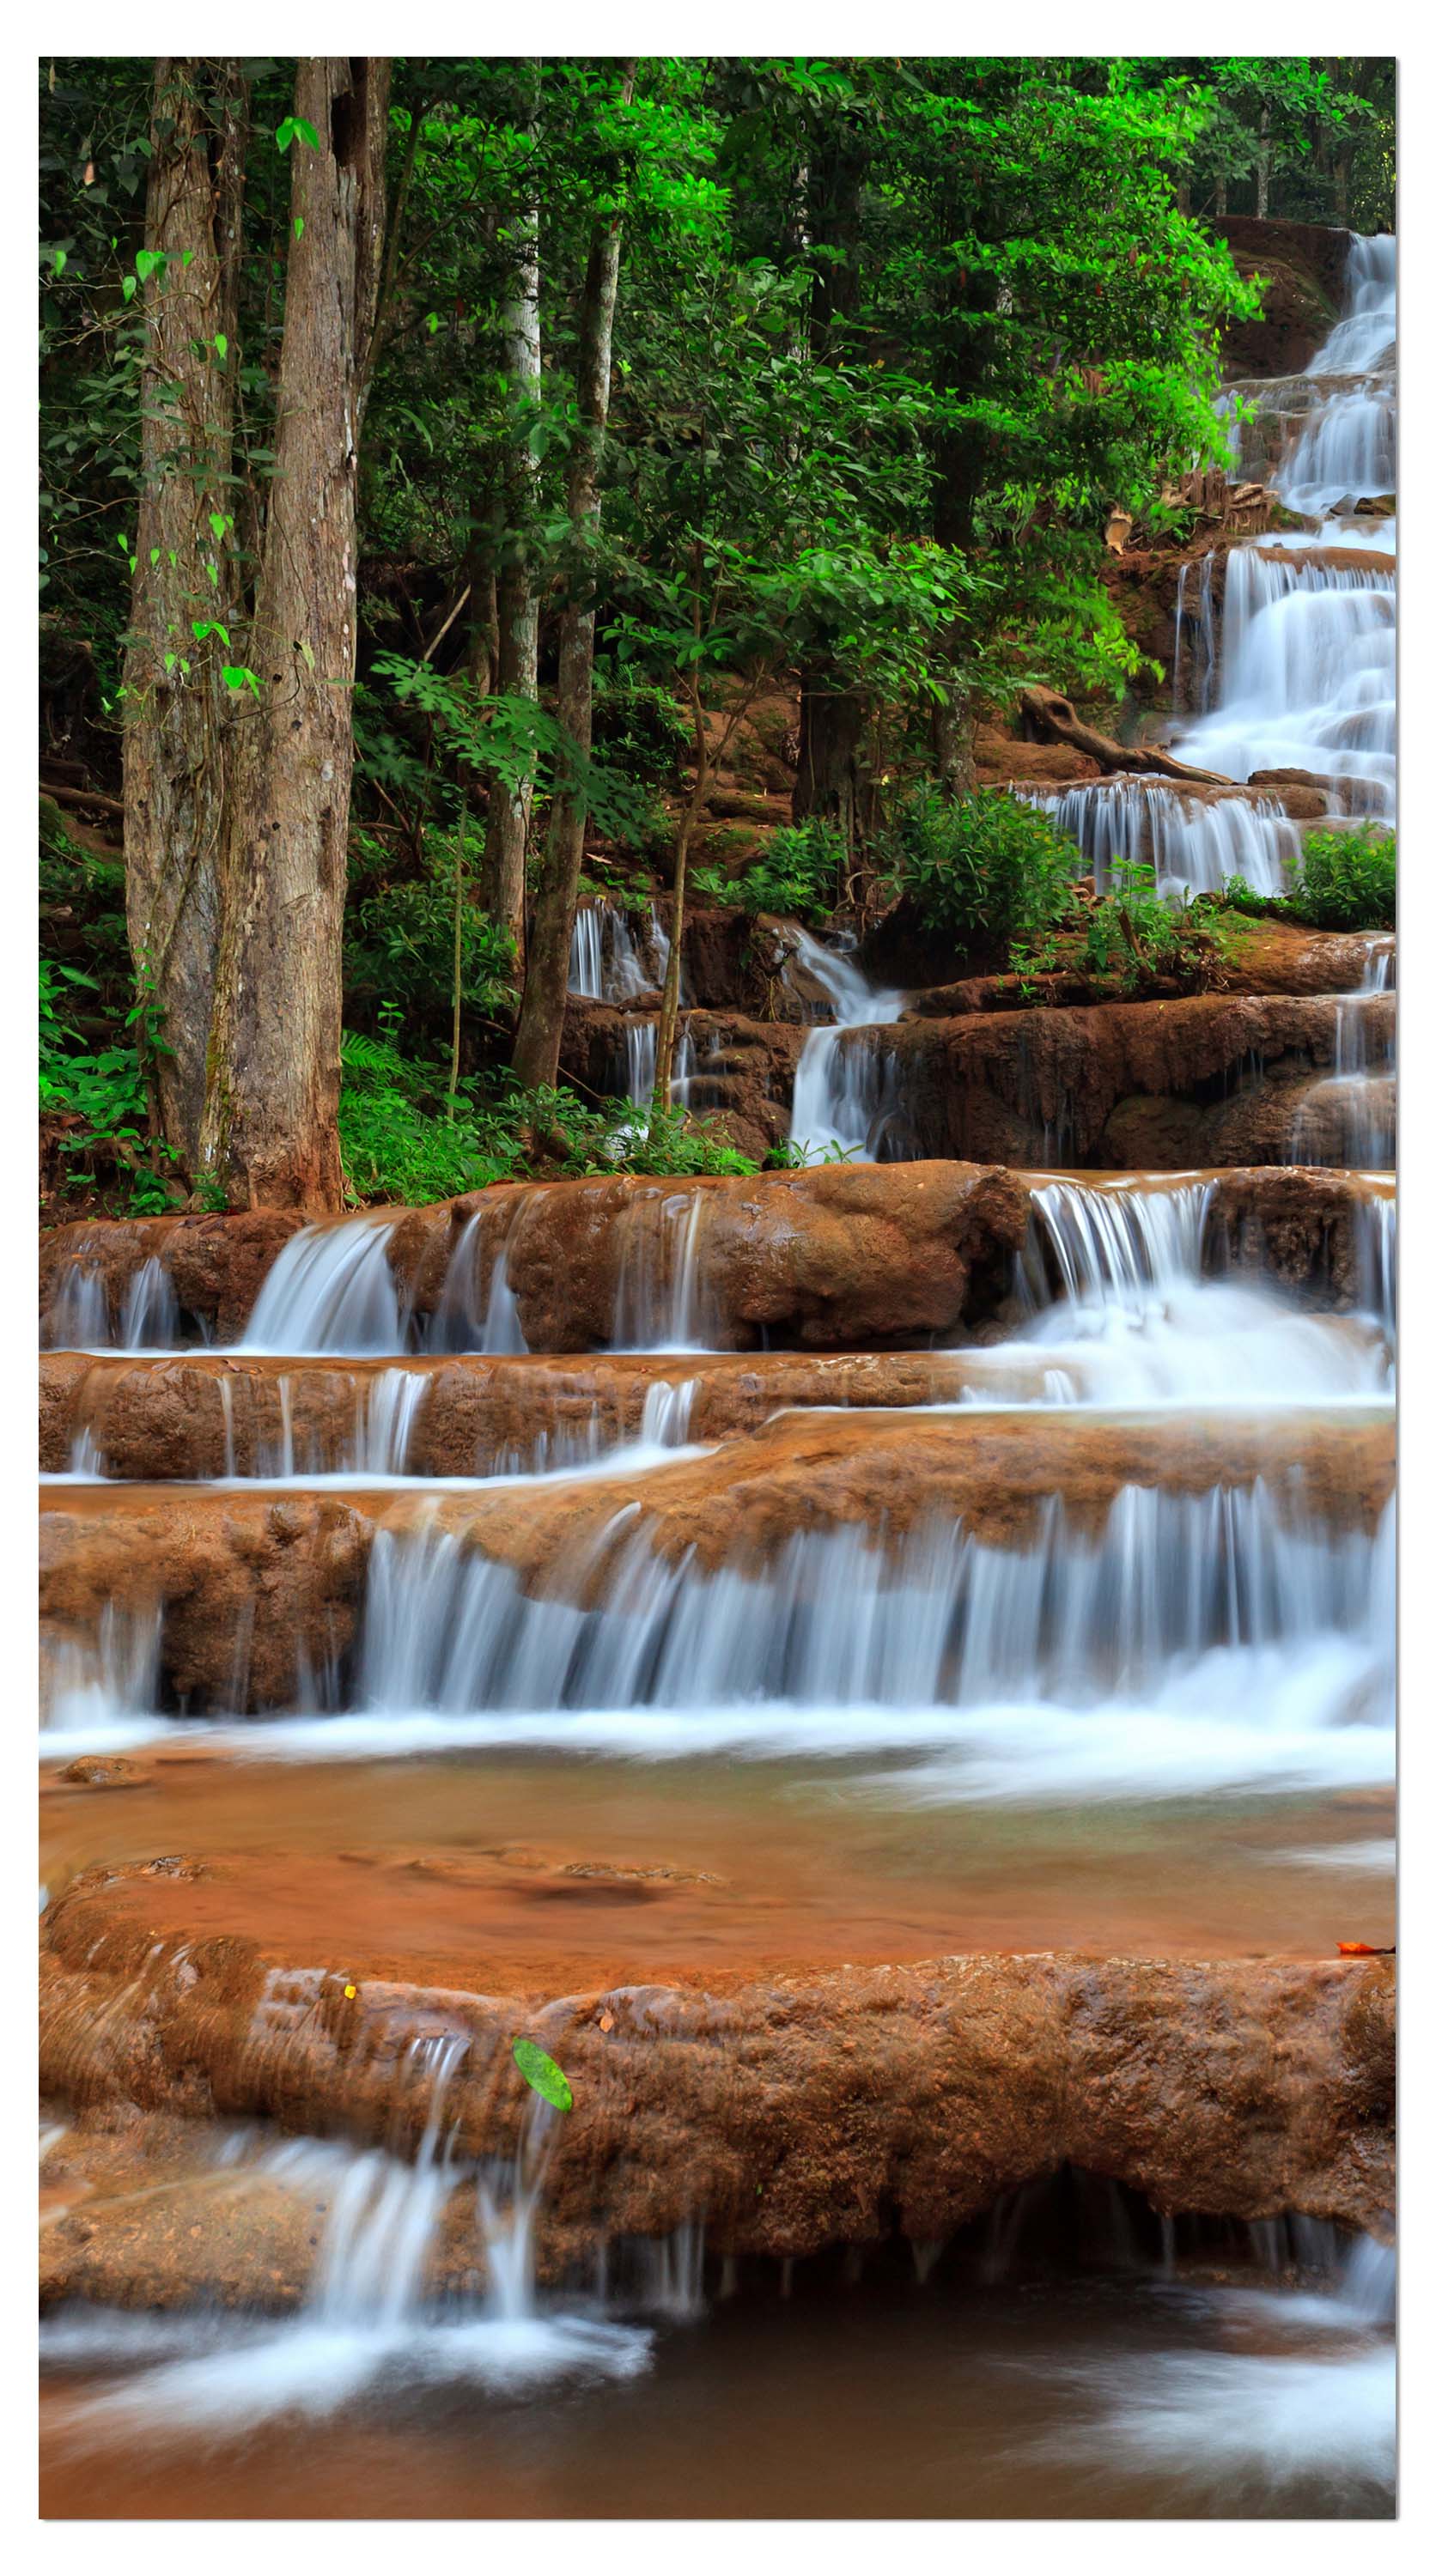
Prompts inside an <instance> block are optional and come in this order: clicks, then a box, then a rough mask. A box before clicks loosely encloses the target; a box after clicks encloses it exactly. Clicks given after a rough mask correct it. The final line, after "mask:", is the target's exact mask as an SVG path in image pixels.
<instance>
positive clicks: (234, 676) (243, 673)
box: [219, 662, 259, 697]
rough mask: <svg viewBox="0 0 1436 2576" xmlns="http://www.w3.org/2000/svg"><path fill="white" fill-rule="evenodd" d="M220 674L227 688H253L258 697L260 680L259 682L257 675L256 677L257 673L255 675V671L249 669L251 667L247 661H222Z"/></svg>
mask: <svg viewBox="0 0 1436 2576" xmlns="http://www.w3.org/2000/svg"><path fill="white" fill-rule="evenodd" d="M219 676H220V678H221V679H222V680H223V682H224V685H225V687H226V688H227V689H235V690H239V689H253V691H254V694H255V696H256V697H258V695H259V682H258V680H257V679H256V677H255V675H254V673H253V671H251V670H250V669H249V667H248V665H247V664H246V663H244V662H224V663H221V665H220V673H219Z"/></svg>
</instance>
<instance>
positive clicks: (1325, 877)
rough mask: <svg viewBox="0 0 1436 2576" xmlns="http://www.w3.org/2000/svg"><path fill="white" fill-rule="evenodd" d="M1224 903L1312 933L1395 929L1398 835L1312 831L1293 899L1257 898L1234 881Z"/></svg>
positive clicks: (1379, 827) (1378, 829) (1366, 829)
mask: <svg viewBox="0 0 1436 2576" xmlns="http://www.w3.org/2000/svg"><path fill="white" fill-rule="evenodd" d="M1226 901H1227V902H1228V903H1229V904H1230V905H1232V907H1233V908H1234V909H1235V910H1236V911H1237V912H1246V913H1256V914H1258V915H1265V916H1267V917H1269V918H1274V919H1276V920H1285V921H1298V922H1302V923H1305V924H1308V925H1309V926H1310V927H1311V928H1312V929H1314V930H1394V929H1395V927H1396V834H1395V833H1394V832H1393V831H1392V830H1391V829H1390V827H1389V825H1387V824H1385V823H1359V824H1358V825H1357V826H1356V829H1355V830H1354V831H1350V832H1308V834H1307V836H1306V840H1305V842H1304V844H1303V847H1302V853H1301V857H1300V858H1299V859H1298V861H1297V863H1296V866H1295V868H1294V869H1293V871H1292V881H1291V892H1290V894H1287V895H1261V894H1257V893H1255V892H1254V891H1253V889H1252V888H1251V887H1250V886H1249V885H1247V884H1245V883H1244V881H1243V880H1242V878H1240V877H1233V878H1232V879H1231V880H1230V882H1229V884H1228V886H1227V888H1226Z"/></svg>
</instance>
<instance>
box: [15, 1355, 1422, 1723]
mask: <svg viewBox="0 0 1436 2576" xmlns="http://www.w3.org/2000/svg"><path fill="white" fill-rule="evenodd" d="M1393 1473H1394V1426H1393V1424H1392V1422H1391V1419H1390V1415H1389V1412H1387V1411H1386V1410H1385V1409H1383V1408H1380V1407H1375V1408H1372V1409H1371V1410H1370V1411H1369V1412H1368V1411H1361V1412H1357V1411H1347V1412H1343V1413H1342V1414H1341V1415H1340V1416H1338V1417H1334V1418H1332V1417H1325V1418H1324V1417H1323V1416H1322V1415H1321V1414H1320V1413H1317V1412H1303V1411H1300V1410H1298V1409H1297V1408H1295V1407H1293V1408H1289V1409H1286V1410H1284V1411H1283V1413H1282V1415H1281V1416H1280V1417H1279V1418H1278V1420H1277V1421H1276V1422H1275V1423H1273V1424H1268V1423H1264V1422H1261V1421H1254V1420H1253V1419H1252V1418H1250V1417H1244V1416H1240V1415H1238V1416H1235V1417H1226V1416H1212V1415H1203V1414H1200V1413H1182V1414H1164V1415H1161V1416H1153V1417H1146V1418H1144V1417H1142V1416H1140V1415H1135V1416H1134V1415H1128V1414H1120V1415H1101V1414H1094V1413H1091V1412H1087V1411H1085V1410H1078V1409H1075V1408H1073V1409H1069V1410H1067V1411H1065V1412H1064V1411H1057V1412H1055V1413H1053V1412H1029V1413H1027V1414H1026V1415H1023V1414H1016V1415H1013V1414H1007V1415H1003V1414H996V1415H993V1414H986V1413H984V1412H982V1411H980V1410H976V1409H972V1408H961V1409H959V1410H958V1411H956V1412H954V1413H950V1414H946V1413H936V1414H926V1415H923V1414H902V1415H898V1416H895V1417H894V1416H888V1415H884V1414H883V1413H881V1412H867V1413H864V1412H861V1411H857V1410H854V1411H851V1412H848V1413H832V1414H804V1413H801V1412H799V1413H792V1414H787V1415H782V1416H780V1417H778V1418H777V1419H776V1420H773V1421H770V1422H768V1423H766V1424H765V1425H763V1426H762V1427H760V1428H758V1429H756V1430H754V1431H752V1432H750V1433H749V1434H748V1435H747V1436H745V1437H740V1438H734V1439H730V1440H728V1441H726V1442H725V1443H723V1444H722V1445H721V1446H720V1447H718V1448H717V1449H715V1450H713V1451H712V1452H710V1453H709V1454H707V1455H705V1456H703V1457H700V1458H695V1459H690V1460H679V1461H675V1463H674V1464H673V1465H672V1466H669V1467H661V1468H657V1469H655V1470H654V1471H653V1472H651V1473H646V1474H643V1475H640V1476H637V1477H627V1478H626V1477H624V1476H623V1475H622V1474H615V1475H614V1476H613V1477H611V1478H606V1477H604V1476H602V1475H595V1476H592V1477H585V1478H583V1479H581V1480H579V1481H578V1482H565V1481H564V1480H563V1479H561V1478H560V1479H553V1480H549V1481H547V1482H542V1481H541V1482H538V1483H533V1484H528V1485H524V1486H521V1487H514V1486H512V1485H508V1486H506V1485H504V1484H499V1485H496V1486H492V1487H489V1488H487V1489H484V1490H479V1491H472V1492H467V1493H466V1492H462V1491H460V1492H455V1491H453V1490H449V1491H447V1492H446V1491H444V1490H442V1489H435V1490H433V1491H431V1492H428V1493H426V1492H424V1491H423V1490H422V1489H419V1490H415V1489H412V1488H411V1489H408V1490H405V1489H403V1488H398V1489H394V1488H390V1489H388V1490H385V1489H382V1488H381V1489H379V1490H377V1491H365V1490H364V1489H363V1488H362V1486H356V1488H355V1489H354V1490H352V1491H349V1490H346V1491H345V1492H343V1493H335V1492H326V1493H317V1494H316V1493H304V1492H300V1493H296V1494H294V1495H292V1496H291V1495H286V1496H285V1497H283V1498H282V1499H279V1500H276V1499H275V1498H274V1497H273V1496H272V1495H268V1494H266V1493H264V1492H263V1491H259V1492H254V1493H246V1492H245V1491H244V1489H243V1488H242V1487H238V1488H228V1489H224V1488H221V1489H213V1488H198V1489H196V1490H194V1491H192V1492H190V1493H188V1494H185V1493H179V1494H176V1493H171V1492H169V1491H167V1490H165V1489H162V1488H155V1487H147V1486H141V1485H123V1484H116V1485H109V1486H105V1485H101V1486H91V1487H81V1488H73V1487H68V1488H67V1487H63V1486H61V1487H54V1488H51V1489H49V1491H48V1494H47V1495H46V1496H45V1499H46V1500H47V1502H48V1504H49V1506H50V1507H49V1508H48V1509H47V1510H46V1511H45V1515H44V1520H43V1546H42V1556H41V1609H42V1619H43V1623H44V1627H45V1630H46V1633H47V1635H48V1637H49V1638H50V1640H51V1641H52V1645H53V1646H54V1648H55V1650H56V1651H57V1652H60V1651H62V1650H63V1649H64V1648H65V1647H66V1646H76V1647H79V1646H83V1645H85V1644H89V1645H90V1646H91V1647H92V1648H93V1646H94V1645H95V1644H96V1642H97V1641H98V1640H99V1638H100V1636H101V1632H102V1625H103V1622H104V1619H105V1615H106V1609H107V1605H108V1604H109V1603H111V1602H112V1601H116V1600H118V1601H122V1602H124V1603H126V1604H127V1605H129V1606H130V1607H131V1608H132V1609H134V1610H136V1611H138V1610H140V1609H142V1608H144V1607H145V1606H147V1605H155V1606H160V1605H162V1607H163V1612H164V1617H163V1627H162V1636H161V1648H160V1654H161V1671H162V1676H163V1680H164V1684H165V1688H166V1690H167V1692H168V1694H169V1695H170V1696H171V1698H172V1699H183V1700H187V1701H188V1702H189V1703H190V1704H191V1705H194V1706H196V1707H199V1708H206V1707H210V1708H220V1709H224V1708H234V1707H238V1708H240V1709H243V1708H246V1707H248V1708H253V1709H262V1708H266V1707H276V1706H286V1705H292V1704H293V1703H294V1701H295V1697H296V1694H302V1692H303V1689H304V1687H305V1686H306V1684H307V1683H308V1682H309V1680H310V1678H311V1677H312V1676H313V1675H315V1674H317V1673H319V1672H320V1671H321V1670H322V1669H324V1668H325V1666H326V1665H328V1664H332V1663H334V1662H336V1661H337V1660H340V1659H342V1658H343V1656H344V1655H345V1654H346V1652H347V1650H348V1648H349V1646H350V1645H351V1644H352V1642H353V1639H354V1636H355V1632H356V1623H357V1621H358V1618H359V1616H360V1612H361V1609H362V1604H363V1599H364V1587H365V1574H366V1566H367V1561H368V1556H369V1552H370V1549H371V1548H372V1545H373V1540H374V1535H375V1533H376V1531H377V1530H379V1529H384V1530H388V1531H392V1532H409V1533H411V1534H415V1535H418V1534H420V1533H436V1532H441V1531H442V1532H446V1533H448V1534H449V1535H451V1536H453V1537H454V1538H456V1539H457V1540H459V1542H460V1543H461V1544H462V1545H463V1546H464V1547H466V1548H471V1549H473V1550H474V1551H476V1552H477V1553H478V1554H479V1555H481V1556H483V1557H485V1558H487V1559H489V1560H490V1561H493V1562H497V1563H500V1564H503V1565H506V1566H508V1567H509V1568H511V1569H512V1570H513V1572H514V1573H515V1575H516V1576H517V1578H518V1580H519V1582H520V1583H521V1585H522V1586H523V1587H524V1588H525V1589H528V1590H530V1591H532V1590H535V1589H539V1590H541V1591H542V1593H543V1595H544V1597H545V1598H546V1599H550V1598H551V1599H554V1600H560V1601H561V1600H569V1601H572V1602H574V1603H576V1604H577V1605H578V1606H581V1607H585V1606H592V1605H593V1604H594V1603H595V1602H597V1601H599V1600H601V1599H602V1598H603V1597H604V1594H605V1587H606V1585H607V1582H608V1579H609V1575H610V1571H611V1566H610V1560H611V1558H612V1556H613V1553H614V1550H615V1548H616V1547H618V1546H619V1545H620V1543H621V1545H622V1548H623V1549H625V1550H630V1549H632V1548H633V1547H634V1545H635V1544H639V1545H641V1546H642V1547H643V1548H644V1550H645V1551H646V1552H648V1553H649V1554H650V1555H651V1556H652V1558H653V1560H654V1561H655V1562H657V1563H663V1564H667V1565H670V1566H672V1565H677V1564H679V1563H682V1564H684V1565H686V1566H688V1567H689V1568H691V1569H695V1570H696V1569H699V1568H701V1569H704V1570H707V1571H712V1570H713V1569H715V1568H716V1567H719V1566H724V1567H728V1568H730V1569H732V1570H734V1571H749V1572H758V1571H759V1570H761V1569H762V1568H763V1566H764V1565H765V1564H766V1563H767V1562H768V1561H769V1560H770V1559H771V1556H772V1554H773V1552H774V1551H775V1550H776V1549H778V1548H780V1547H782V1546H783V1545H784V1543H785V1542H787V1541H788V1540H790V1539H792V1538H793V1537H794V1536H795V1535H797V1534H799V1533H802V1532H808V1533H812V1532H817V1531H824V1530H829V1531H831V1530H839V1529H843V1528H853V1527H856V1528H858V1529H860V1530H862V1531H863V1532H865V1533H866V1534H867V1536H868V1538H869V1540H870V1542H871V1544H873V1545H874V1546H875V1547H877V1548H879V1549H887V1548H891V1547H893V1546H894V1545H895V1544H897V1543H898V1542H899V1541H900V1540H901V1539H902V1537H903V1535H904V1534H905V1533H907V1532H909V1531H912V1530H914V1529H921V1528H923V1527H925V1526H927V1525H929V1524H931V1525H932V1526H934V1527H938V1526H950V1525H951V1524H952V1523H953V1522H955V1521H960V1522H961V1523H962V1525H963V1527H964V1528H965V1529H966V1530H968V1531H969V1532H971V1533H972V1535H973V1536H975V1537H976V1538H978V1539H979V1540H981V1541H983V1542H984V1543H986V1544H988V1545H991V1546H996V1547H1022V1546H1025V1545H1027V1544H1029V1543H1030V1541H1031V1540H1032V1539H1033V1537H1034V1535H1035V1533H1036V1531H1037V1529H1038V1528H1039V1526H1040V1524H1041V1521H1042V1517H1043V1514H1044V1511H1045V1510H1046V1509H1047V1507H1048V1506H1050V1504H1051V1503H1052V1502H1053V1501H1054V1500H1055V1499H1057V1498H1059V1497H1060V1499H1061V1503H1062V1508H1063V1513H1064V1519H1065V1525H1066V1527H1067V1528H1068V1529H1069V1530H1070V1531H1071V1532H1073V1533H1076V1532H1080V1531H1082V1530H1084V1529H1086V1530H1094V1529H1097V1528H1099V1527H1100V1526H1101V1525H1102V1524H1103V1523H1104V1522H1105V1519H1106V1516H1107V1514H1108V1513H1109V1512H1110V1510H1111V1508H1112V1505H1113V1502H1114V1500H1115V1499H1116V1497H1117V1495H1118V1494H1119V1493H1120V1492H1121V1491H1122V1490H1123V1489H1124V1488H1126V1487H1128V1486H1134V1485H1135V1486H1145V1487H1150V1488H1157V1489H1160V1490H1161V1491H1162V1492H1164V1493H1168V1494H1184V1493H1187V1494H1200V1493H1204V1492H1206V1491H1208V1490H1209V1489H1210V1488H1211V1485H1212V1483H1213V1480H1214V1476H1219V1478H1220V1481H1221V1482H1222V1483H1223V1485H1225V1486H1226V1487H1227V1488H1229V1489H1230V1488H1233V1487H1239V1486H1247V1487H1250V1486H1251V1485H1253V1484H1254V1483H1255V1482H1257V1481H1258V1480H1260V1481H1261V1482H1262V1483H1263V1484H1265V1485H1266V1486H1268V1487H1270V1488H1271V1490H1272V1491H1273V1492H1274V1493H1275V1494H1276V1495H1277V1496H1278V1497H1280V1496H1281V1495H1282V1494H1283V1493H1285V1494H1286V1495H1287V1496H1288V1497H1289V1503H1290V1508H1291V1509H1292V1510H1293V1511H1299V1512H1300V1513H1301V1514H1302V1515H1304V1516H1305V1515H1310V1516H1312V1517H1314V1518H1315V1519H1316V1520H1317V1521H1318V1522H1323V1523H1325V1525H1326V1526H1327V1527H1328V1528H1329V1529H1331V1530H1340V1529H1364V1530H1366V1531H1368V1532H1369V1531H1371V1530H1372V1529H1373V1528H1374V1526H1375V1524H1376V1521H1377V1519H1378V1517H1379V1515H1380V1512H1381V1510H1382V1507H1383V1505H1384V1503H1385V1501H1386V1499H1387V1497H1388V1495H1389V1493H1390V1490H1391V1482H1392V1477H1393ZM620 1516H621V1517H620Z"/></svg>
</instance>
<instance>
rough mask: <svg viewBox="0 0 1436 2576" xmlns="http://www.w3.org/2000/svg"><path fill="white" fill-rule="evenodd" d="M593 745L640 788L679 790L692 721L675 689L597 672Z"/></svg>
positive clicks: (626, 674) (627, 674)
mask: <svg viewBox="0 0 1436 2576" xmlns="http://www.w3.org/2000/svg"><path fill="white" fill-rule="evenodd" d="M593 741H594V748H595V750H596V751H600V752H602V754H603V757H604V759H605V761H606V762H607V763H608V764H609V766H610V767H611V768H612V769H614V770H616V771H617V772H618V774H619V775H620V776H621V777H623V778H627V779H629V780H631V781H632V782H633V783H634V784H635V785H639V786H644V785H660V786H664V787H676V786H677V784H678V779H679V773H680V771H681V769H682V765H683V762H684V760H685V759H686V758H687V756H688V752H689V750H690V748H691V744H690V739H689V726H688V718H687V715H686V714H685V713H684V710H683V708H682V707H681V706H680V705H679V703H678V700H677V699H676V698H675V697H674V695H673V692H672V690H671V689H664V688H660V687H659V686H658V685H657V684H656V683H655V682H653V681H651V680H644V679H641V678H640V677H639V676H638V674H637V673H636V672H634V671H631V670H627V669H623V668H620V669H619V670H618V671H617V672H615V673H612V674H610V673H608V672H606V671H603V670H598V671H596V672H595V673H594V681H593Z"/></svg>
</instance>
